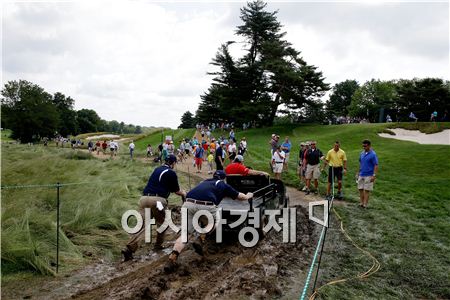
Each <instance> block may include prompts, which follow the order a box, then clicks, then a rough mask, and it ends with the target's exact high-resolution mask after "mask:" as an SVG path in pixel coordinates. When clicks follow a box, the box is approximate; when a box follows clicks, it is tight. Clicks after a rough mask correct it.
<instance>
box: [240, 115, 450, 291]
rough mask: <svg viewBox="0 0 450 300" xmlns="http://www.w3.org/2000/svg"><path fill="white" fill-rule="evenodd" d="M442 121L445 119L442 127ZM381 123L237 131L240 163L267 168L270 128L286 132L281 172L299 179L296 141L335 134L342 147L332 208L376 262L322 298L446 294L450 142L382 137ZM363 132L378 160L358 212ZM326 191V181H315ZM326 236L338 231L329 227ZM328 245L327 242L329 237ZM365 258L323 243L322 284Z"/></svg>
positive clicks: (323, 142)
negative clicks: (340, 192)
mask: <svg viewBox="0 0 450 300" xmlns="http://www.w3.org/2000/svg"><path fill="white" fill-rule="evenodd" d="M448 125H449V124H448V123H447V124H444V125H443V126H446V127H448ZM385 126H386V125H385V124H365V125H362V124H361V125H360V124H350V125H336V126H319V125H305V126H300V127H293V126H284V127H277V128H267V129H255V130H248V131H246V132H239V133H238V134H237V137H238V138H240V137H242V136H244V135H245V136H246V137H247V139H248V142H249V149H250V151H249V155H248V156H247V158H246V164H247V165H249V166H252V167H254V168H257V169H262V170H266V171H268V170H269V166H268V163H269V159H270V152H269V151H270V150H269V144H268V142H269V139H270V136H271V134H272V133H278V134H279V135H280V136H281V137H282V138H284V137H285V136H286V135H288V136H290V137H291V141H292V143H293V145H295V151H294V153H295V155H294V156H293V154H292V155H291V158H292V162H291V164H290V171H289V173H288V174H283V178H284V179H285V180H286V182H287V183H289V184H291V185H294V186H296V185H298V179H297V177H296V175H295V171H294V169H295V164H296V156H297V155H298V148H299V147H298V145H299V142H300V141H306V140H316V141H317V142H318V148H320V149H321V150H322V151H323V152H324V153H325V152H326V151H328V150H329V149H331V148H332V145H333V143H334V141H335V140H340V141H341V145H342V149H344V150H345V151H346V153H347V157H348V167H349V172H348V174H349V175H348V176H347V178H345V179H344V193H345V194H346V198H347V199H349V201H350V202H352V203H350V205H348V206H345V207H342V206H340V207H338V208H337V210H338V212H339V213H340V214H341V215H342V216H343V217H344V220H345V224H346V226H347V227H348V231H349V233H350V234H351V235H352V236H353V237H354V238H355V241H357V243H359V244H360V245H362V246H363V247H365V248H366V249H368V250H369V251H371V252H372V253H373V254H374V255H375V256H376V257H377V259H378V260H380V262H381V270H380V271H379V272H378V273H376V275H375V276H373V277H371V278H369V279H367V280H365V281H363V282H361V281H358V280H353V281H350V282H348V283H345V284H339V285H335V286H331V287H326V288H325V289H324V290H323V291H322V293H321V294H320V295H321V297H323V298H328V297H330V298H332V299H350V298H373V299H386V298H391V299H395V298H397V299H398V298H409V299H411V298H417V297H419V298H435V297H440V298H450V287H449V285H448V283H449V282H450V278H449V272H448V268H449V266H450V256H449V255H448V253H449V251H450V235H449V233H448V232H449V231H448V230H449V224H450V202H449V201H448V199H450V188H449V186H448V183H449V182H450V160H449V159H448V153H450V146H439V145H419V144H417V143H413V142H406V141H396V140H392V139H384V138H381V137H379V136H378V135H377V132H379V131H382V130H383V128H385ZM365 138H369V139H370V140H371V141H372V145H373V148H374V150H375V151H376V152H377V154H378V157H379V161H380V166H379V167H380V170H379V176H378V179H377V182H376V185H375V192H374V194H373V196H372V198H371V200H370V202H369V206H370V208H369V209H368V210H363V211H361V210H360V209H359V208H358V207H357V205H356V203H358V201H359V200H358V195H357V189H356V186H355V182H354V174H355V173H356V171H357V168H358V154H359V153H360V151H361V150H362V149H361V141H362V140H363V139H365ZM321 186H322V189H321V191H322V192H323V191H324V188H325V185H324V184H321ZM332 232H333V233H330V234H329V237H328V238H329V239H333V236H334V238H336V236H338V237H339V236H340V238H341V239H342V236H341V234H340V233H339V231H338V229H337V228H336V229H335V230H332ZM330 245H331V244H330ZM370 265H371V262H370V260H369V259H367V258H365V257H364V256H361V254H360V253H359V252H357V251H356V249H355V248H354V247H352V246H351V245H350V244H348V243H347V245H346V247H345V248H344V249H335V248H333V247H332V246H330V248H329V247H326V252H325V255H324V260H323V261H322V267H323V269H324V272H323V273H322V274H321V280H322V283H324V282H327V281H329V280H332V279H336V278H341V277H345V276H352V275H356V274H357V273H358V272H359V271H364V270H367V269H368V268H369V267H370Z"/></svg>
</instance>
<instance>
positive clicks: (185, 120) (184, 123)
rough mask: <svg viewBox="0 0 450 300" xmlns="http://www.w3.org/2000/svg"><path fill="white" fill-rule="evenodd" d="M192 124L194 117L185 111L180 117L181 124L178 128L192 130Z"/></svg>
mask: <svg viewBox="0 0 450 300" xmlns="http://www.w3.org/2000/svg"><path fill="white" fill-rule="evenodd" d="M194 126H195V124H194V115H193V114H192V113H191V112H190V111H187V112H185V113H184V114H183V115H182V116H181V124H180V126H178V128H193V127H194Z"/></svg>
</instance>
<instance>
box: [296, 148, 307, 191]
mask: <svg viewBox="0 0 450 300" xmlns="http://www.w3.org/2000/svg"><path fill="white" fill-rule="evenodd" d="M307 149H308V148H307V147H306V143H303V142H302V143H300V151H299V152H298V167H297V173H298V176H299V178H300V183H303V184H304V186H303V189H302V191H306V179H305V169H304V168H303V159H304V157H305V151H306V150H307Z"/></svg>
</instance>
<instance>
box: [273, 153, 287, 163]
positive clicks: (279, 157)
mask: <svg viewBox="0 0 450 300" xmlns="http://www.w3.org/2000/svg"><path fill="white" fill-rule="evenodd" d="M285 157H286V153H284V151H280V153H278V152H277V151H275V152H273V155H272V160H274V161H275V162H276V163H282V162H284V159H285Z"/></svg>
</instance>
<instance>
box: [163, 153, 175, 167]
mask: <svg viewBox="0 0 450 300" xmlns="http://www.w3.org/2000/svg"><path fill="white" fill-rule="evenodd" d="M176 162H177V157H176V156H175V155H173V154H169V155H168V156H167V157H166V163H168V164H169V165H171V164H173V163H176Z"/></svg>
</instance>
